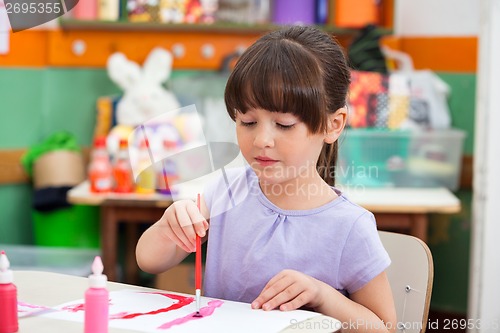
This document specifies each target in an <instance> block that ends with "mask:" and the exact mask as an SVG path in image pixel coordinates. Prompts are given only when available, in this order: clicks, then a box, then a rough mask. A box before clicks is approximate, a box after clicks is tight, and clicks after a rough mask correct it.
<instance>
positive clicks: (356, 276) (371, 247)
mask: <svg viewBox="0 0 500 333" xmlns="http://www.w3.org/2000/svg"><path fill="white" fill-rule="evenodd" d="M390 263H391V260H390V258H389V255H388V254H387V251H386V250H385V248H384V246H383V245H382V241H381V240H380V237H379V234H378V231H377V227H376V223H375V218H374V216H373V214H372V213H370V212H366V213H365V214H363V215H361V216H360V217H359V218H358V220H357V221H356V222H355V223H354V224H353V226H352V229H351V231H350V232H349V235H348V236H347V239H346V243H345V246H344V250H343V251H342V256H341V259H340V267H339V278H338V281H339V282H340V285H341V286H343V289H345V290H346V291H347V292H348V293H349V294H352V293H354V292H356V291H358V290H359V289H361V288H362V287H363V286H365V285H366V284H367V283H368V282H370V281H371V280H372V279H373V278H375V277H376V276H377V275H379V274H380V273H382V272H383V271H384V270H385V269H386V268H387V267H389V265H390Z"/></svg>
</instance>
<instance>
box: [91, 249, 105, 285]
mask: <svg viewBox="0 0 500 333" xmlns="http://www.w3.org/2000/svg"><path fill="white" fill-rule="evenodd" d="M103 270H104V266H103V265H102V260H101V257H100V256H96V257H95V258H94V262H93V263H92V274H91V275H89V284H90V287H91V288H106V282H107V281H108V277H107V276H106V275H104V274H102V272H103Z"/></svg>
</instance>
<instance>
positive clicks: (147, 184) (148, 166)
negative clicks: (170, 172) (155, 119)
mask: <svg viewBox="0 0 500 333" xmlns="http://www.w3.org/2000/svg"><path fill="white" fill-rule="evenodd" d="M138 155H139V156H138V159H139V161H138V164H137V165H138V167H139V170H142V171H141V172H140V174H139V176H137V181H136V184H135V191H136V192H137V193H143V194H149V193H154V192H155V190H156V188H155V186H156V173H155V167H154V165H153V163H152V161H151V158H150V154H149V142H148V140H143V141H142V142H141V144H140V146H139V154H138Z"/></svg>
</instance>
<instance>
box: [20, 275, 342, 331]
mask: <svg viewBox="0 0 500 333" xmlns="http://www.w3.org/2000/svg"><path fill="white" fill-rule="evenodd" d="M14 283H15V284H16V286H17V289H18V301H20V302H24V303H28V304H33V305H39V306H48V307H52V306H57V305H61V304H64V303H67V302H71V301H75V300H78V299H82V298H83V296H84V293H85V290H86V289H87V288H88V279H87V278H83V277H78V276H72V275H65V274H58V273H49V272H32V271H14ZM107 287H108V290H109V291H119V290H137V291H155V289H150V288H144V287H138V286H134V285H127V284H121V283H114V282H109V283H108V286H107ZM224 302H225V303H234V302H230V301H224ZM240 304H241V303H240ZM246 308H247V307H242V310H245V309H246ZM193 309H194V308H193ZM248 309H249V310H248V311H260V310H251V309H250V305H248ZM306 315H307V316H306V318H309V319H307V320H306V321H302V322H298V323H296V324H295V326H293V325H290V326H288V325H289V324H290V323H289V322H288V321H287V322H286V324H285V325H284V326H283V330H281V331H280V333H290V332H293V333H301V332H302V333H303V332H308V333H327V332H335V331H336V330H335V328H336V327H340V326H339V325H340V322H339V321H338V320H336V319H334V318H331V317H327V316H324V315H321V314H316V313H311V316H309V314H307V313H306ZM240 319H241V318H240ZM263 319H264V318H263ZM235 322H238V318H235ZM325 323H327V324H328V325H325ZM247 324H248V323H247ZM226 326H227V325H226ZM249 326H250V327H240V328H239V329H236V331H245V330H246V331H251V329H252V327H251V325H249ZM301 327H304V328H309V329H307V330H306V329H299V328H301ZM311 327H312V328H314V329H312V330H311V329H310V328H311ZM332 328H333V329H332ZM233 331H235V327H229V326H227V329H225V330H221V331H220V330H218V331H217V332H233ZM19 332H37V333H77V332H78V333H81V332H83V324H82V323H79V322H76V321H67V320H58V319H52V318H48V317H40V316H36V315H33V316H29V317H23V318H20V319H19ZM109 332H110V333H126V332H138V331H132V330H128V329H119V328H115V327H110V328H109Z"/></svg>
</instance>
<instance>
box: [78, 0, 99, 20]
mask: <svg viewBox="0 0 500 333" xmlns="http://www.w3.org/2000/svg"><path fill="white" fill-rule="evenodd" d="M73 18H74V19H75V20H95V19H97V0H79V1H78V3H77V4H76V6H75V8H74V9H73Z"/></svg>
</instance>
